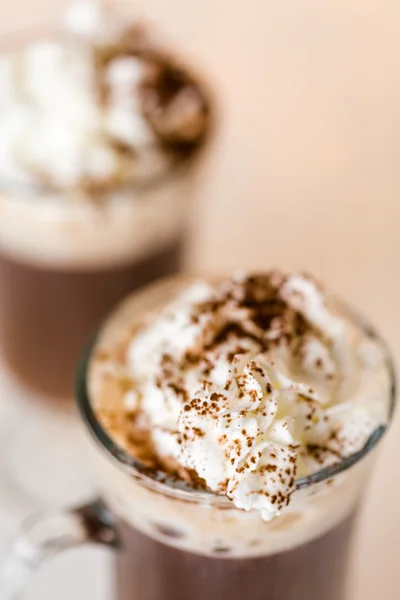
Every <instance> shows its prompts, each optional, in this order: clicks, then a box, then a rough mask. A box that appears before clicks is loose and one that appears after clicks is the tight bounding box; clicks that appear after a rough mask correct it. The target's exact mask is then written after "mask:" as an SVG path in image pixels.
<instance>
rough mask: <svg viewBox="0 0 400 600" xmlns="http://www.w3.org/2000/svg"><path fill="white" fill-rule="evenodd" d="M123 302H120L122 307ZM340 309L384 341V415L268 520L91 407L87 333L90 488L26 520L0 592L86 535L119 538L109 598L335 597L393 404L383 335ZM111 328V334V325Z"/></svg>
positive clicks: (114, 542) (142, 301)
mask: <svg viewBox="0 0 400 600" xmlns="http://www.w3.org/2000/svg"><path fill="white" fill-rule="evenodd" d="M182 279H183V278H179V280H178V281H179V282H180V283H179V285H182ZM168 285H169V288H170V289H169V292H170V293H172V292H173V291H175V292H176V286H175V285H173V284H172V286H171V284H169V282H163V283H160V284H158V285H157V286H155V287H153V286H151V287H150V288H149V290H143V291H142V292H140V293H139V294H136V296H135V299H137V303H136V304H135V307H136V309H137V313H138V314H140V313H141V311H142V310H146V309H151V308H154V307H155V306H157V305H159V302H160V300H161V298H160V295H161V296H162V297H163V301H165V299H166V298H168V293H167V292H166V290H167V288H168ZM154 292H156V293H154ZM130 300H132V299H130ZM121 306H122V309H121V310H120V311H119V313H118V314H119V315H120V317H121V321H120V323H119V324H120V325H121V326H122V324H123V323H125V325H126V320H124V310H123V307H124V304H122V305H121ZM131 310H132V303H131V302H130V303H129V314H130V315H132V312H131ZM346 310H347V315H348V316H349V318H351V319H356V322H357V325H358V326H359V327H361V328H362V329H363V331H364V333H365V334H366V335H367V336H368V337H370V338H371V339H373V340H374V342H375V343H377V344H378V345H379V346H380V347H381V348H382V351H383V353H384V356H385V363H384V377H383V378H382V385H379V390H378V392H379V393H380V394H381V397H382V400H383V402H384V403H385V406H387V414H388V419H387V424H386V425H382V426H379V427H378V428H377V429H376V430H375V431H373V432H372V433H371V435H370V437H369V438H368V440H367V442H366V444H365V446H364V447H363V448H362V449H361V450H360V451H358V452H356V453H354V454H352V455H350V456H348V457H347V458H344V459H341V461H340V462H337V463H336V464H334V465H331V466H328V467H324V468H323V469H321V470H319V471H317V472H315V473H313V474H311V475H308V476H305V477H302V478H301V479H298V480H297V481H296V491H295V492H294V493H293V494H292V497H291V502H290V504H289V506H288V507H287V508H286V509H285V510H284V511H283V512H282V514H281V515H280V516H278V517H276V518H275V519H273V520H272V521H270V522H265V521H263V520H262V519H261V517H260V514H259V512H258V511H250V512H245V511H242V510H239V509H237V508H235V507H234V506H233V504H232V503H231V502H230V501H229V500H228V499H227V498H225V497H224V496H218V495H214V494H211V493H208V492H207V491H204V490H201V491H200V490H196V489H193V488H190V487H188V485H187V484H185V483H184V482H183V481H179V482H177V481H176V480H173V479H171V478H170V477H169V476H168V475H166V474H165V473H162V472H157V471H154V470H153V471H149V470H148V469H146V466H145V465H144V464H143V463H140V462H139V461H138V460H137V459H136V458H135V457H134V456H133V455H131V454H128V453H126V451H124V449H123V448H122V447H120V446H119V445H118V439H117V438H116V439H111V438H110V437H109V435H108V434H107V433H106V431H105V430H104V429H103V427H102V425H101V423H100V422H99V419H98V417H97V414H98V410H97V409H98V398H97V397H96V395H97V390H96V385H95V381H96V379H95V378H94V377H93V374H94V370H93V365H94V364H95V361H93V358H94V357H95V352H96V353H97V356H98V352H99V349H100V352H101V344H99V343H95V344H94V345H93V346H92V347H91V348H90V349H89V350H88V352H87V353H86V355H85V357H84V360H83V361H82V364H81V365H80V369H79V374H78V383H77V396H78V405H79V409H80V414H81V418H82V420H83V422H84V425H85V429H86V432H87V434H88V439H89V440H90V444H89V447H90V449H91V452H90V454H91V458H92V465H93V469H94V474H95V477H96V480H97V486H98V491H99V494H100V499H101V500H100V501H97V502H94V503H93V504H91V505H88V506H84V507H80V508H78V509H75V510H73V511H72V512H70V513H63V514H53V515H52V514H50V515H44V516H39V517H38V518H37V519H36V520H35V519H34V520H33V521H30V523H29V524H28V527H27V529H26V530H25V532H23V536H22V541H23V543H22V544H21V539H20V540H19V541H17V544H16V545H15V547H14V551H13V552H10V554H9V562H8V564H7V565H5V568H3V571H2V573H1V576H0V591H1V592H2V596H1V597H2V598H4V600H14V599H15V598H17V597H18V598H19V597H20V596H17V594H18V593H19V592H20V588H21V586H22V585H23V583H24V579H25V577H26V576H27V575H28V574H29V572H30V571H31V570H34V569H35V568H36V567H37V565H38V564H39V563H40V562H42V561H43V560H44V559H45V558H47V557H48V555H49V554H50V555H51V554H53V553H56V552H59V551H60V550H61V549H64V548H66V547H68V548H70V547H71V546H75V545H79V544H82V543H85V542H88V541H92V542H96V543H102V544H106V545H109V546H112V547H119V550H118V552H117V554H116V556H115V573H114V579H115V591H114V598H115V599H116V600H131V599H133V598H135V597H137V594H139V595H140V598H141V599H142V600H204V599H205V598H207V599H208V600H217V599H218V600H219V599H220V598H230V599H236V598H243V597H251V598H253V599H254V600H265V598H266V597H268V599H269V600H282V599H283V598H284V599H285V600H306V599H307V600H340V599H341V598H342V597H343V592H344V586H345V580H346V575H347V565H348V556H349V551H350V541H351V537H352V534H353V529H354V524H355V522H356V517H357V511H358V508H359V505H360V502H361V500H362V497H363V494H364V492H365V487H366V483H367V480H368V476H369V474H370V472H371V466H372V463H373V462H374V458H375V454H376V447H377V444H378V442H379V441H380V439H381V438H382V436H383V435H384V433H385V431H386V429H387V426H388V424H389V423H390V421H391V418H392V416H393V411H394V405H395V377H394V368H393V364H392V361H391V358H390V356H389V354H388V351H387V349H386V346H385V344H384V342H382V341H381V340H380V339H379V338H378V336H376V334H375V333H374V332H373V330H372V329H371V328H370V326H369V325H368V323H366V322H365V321H364V320H363V319H361V318H360V317H358V316H357V315H355V314H353V313H352V312H350V311H348V309H346ZM111 321H112V325H113V327H115V325H116V321H115V319H111V320H110V323H111ZM117 325H118V323H117ZM104 330H105V331H107V324H106V326H105V328H104V329H103V331H104ZM113 331H115V333H116V335H117V339H119V337H118V336H119V335H120V333H121V331H120V330H118V326H117V328H116V329H113ZM97 339H98V340H99V339H100V340H101V334H100V336H99V337H98V338H97ZM108 339H109V338H108ZM21 548H24V553H23V556H21ZM26 549H27V550H28V552H26ZM27 556H28V559H27ZM21 561H22V563H23V564H22V567H23V569H22V571H21ZM16 573H17V574H18V577H15V574H16ZM21 573H22V575H21Z"/></svg>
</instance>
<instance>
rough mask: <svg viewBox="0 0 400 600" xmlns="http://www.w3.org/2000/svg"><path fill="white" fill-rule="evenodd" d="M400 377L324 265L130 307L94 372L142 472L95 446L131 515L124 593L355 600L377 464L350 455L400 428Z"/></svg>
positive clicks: (93, 362) (102, 415)
mask: <svg viewBox="0 0 400 600" xmlns="http://www.w3.org/2000/svg"><path fill="white" fill-rule="evenodd" d="M389 388H390V381H389V373H388V371H387V369H386V365H385V360H384V353H383V351H382V348H381V347H380V346H379V345H378V344H377V343H376V342H375V341H374V339H373V337H372V334H370V333H369V332H368V331H366V330H364V329H363V328H362V327H361V326H360V325H359V324H358V323H357V322H356V321H355V320H354V319H353V317H352V315H351V313H350V312H349V311H347V309H345V307H343V306H342V305H341V304H340V303H339V302H337V301H334V300H332V299H331V298H330V296H329V295H326V294H325V293H324V291H323V289H322V288H321V287H320V285H319V284H317V283H316V282H315V281H314V280H313V279H312V278H311V277H309V276H305V275H296V274H295V275H291V274H285V273H282V272H279V271H273V272H268V273H262V274H256V275H244V274H238V275H236V276H234V277H232V278H231V279H227V280H223V281H218V282H215V281H214V282H213V281H204V280H199V281H183V280H171V281H167V282H162V283H159V284H158V285H155V286H151V287H150V288H148V289H146V290H145V291H143V292H142V293H139V294H136V295H135V296H133V297H132V298H130V299H128V300H127V301H125V302H124V303H122V304H121V305H120V307H119V308H118V309H117V310H116V311H115V312H114V313H113V314H112V315H111V318H110V319H109V321H108V322H107V324H106V326H105V327H104V328H103V329H102V331H101V334H100V336H99V338H98V340H97V342H96V344H95V348H94V351H93V353H92V355H91V359H90V365H89V378H88V393H89V397H90V399H91V403H92V406H93V409H94V412H95V415H96V417H97V419H98V420H99V422H100V424H101V425H102V427H103V429H104V431H105V432H106V434H107V436H108V441H107V446H108V447H109V448H112V453H113V454H114V455H115V456H116V457H118V458H119V460H122V461H123V462H125V463H126V465H127V466H128V465H129V468H130V469H133V471H134V472H136V476H135V477H132V478H129V477H128V476H127V475H126V473H124V472H123V471H122V470H119V469H118V468H115V465H114V464H112V462H111V461H110V460H109V458H108V457H106V456H104V455H103V454H102V453H100V452H98V451H96V452H95V457H96V460H97V467H98V469H97V472H98V479H99V482H100V489H101V493H102V495H103V497H104V499H105V500H106V502H107V503H108V505H109V506H110V507H111V509H112V510H113V512H114V513H115V514H116V515H117V516H118V517H119V518H120V520H121V523H120V526H119V531H120V534H121V537H122V542H123V551H122V552H121V553H120V556H119V557H118V558H117V559H116V560H117V564H116V598H118V600H129V599H130V598H134V597H135V593H136V592H137V590H140V595H141V598H143V600H167V599H171V600H172V599H174V600H181V599H182V600H183V599H189V598H190V600H200V599H201V598H208V599H210V600H214V599H217V598H221V597H222V598H225V597H226V598H228V597H229V598H239V597H243V596H246V595H251V597H252V598H255V599H256V600H265V598H271V600H282V598H285V600H303V599H306V598H307V600H339V598H340V597H341V594H342V590H343V585H344V580H345V571H346V562H347V561H346V559H347V553H348V550H349V543H350V538H351V534H352V528H353V524H354V518H355V513H356V508H357V505H358V502H359V497H360V493H361V490H362V487H363V483H364V480H365V476H366V472H367V470H368V469H369V468H370V460H369V459H363V460H362V461H361V462H358V463H357V464H355V465H354V466H353V467H352V468H351V469H349V470H347V471H346V470H343V464H344V463H346V461H347V462H348V466H351V464H352V463H353V462H354V463H355V462H356V460H355V459H354V460H353V457H354V456H356V453H357V452H358V451H360V450H361V449H363V448H364V447H365V445H366V444H368V443H369V440H370V438H371V436H373V435H375V434H376V432H377V431H379V430H380V428H381V427H384V426H385V425H386V423H387V421H388V419H389V402H390V389H389ZM103 443H105V442H104V441H103ZM336 467H337V473H339V472H340V474H336V470H335V469H336Z"/></svg>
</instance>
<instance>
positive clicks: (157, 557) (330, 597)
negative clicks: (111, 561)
mask: <svg viewBox="0 0 400 600" xmlns="http://www.w3.org/2000/svg"><path fill="white" fill-rule="evenodd" d="M354 522H355V515H354V514H353V515H351V516H350V517H347V518H346V519H345V520H344V521H342V523H340V524H339V525H337V526H336V527H335V528H333V529H332V530H330V531H329V532H328V533H325V534H323V535H322V536H321V537H319V538H317V539H316V540H313V541H311V542H308V543H306V544H304V545H302V546H298V547H297V548H295V549H293V550H288V551H287V552H282V553H281V554H275V555H272V556H266V557H260V558H243V559H237V558H229V548H219V549H216V550H218V551H216V554H215V557H206V556H201V555H197V554H193V553H191V552H185V551H182V550H177V549H175V548H171V547H169V546H166V545H164V544H162V543H160V542H158V541H155V540H153V539H151V538H150V537H147V536H145V535H143V534H142V533H139V532H138V531H137V530H135V529H133V528H132V527H131V526H130V525H128V524H126V523H122V524H121V529H120V530H121V534H122V539H123V550H122V551H120V553H119V555H118V556H117V559H116V575H115V577H116V581H115V590H116V591H115V600H137V599H139V598H140V600H250V599H251V600H341V599H342V597H343V596H342V594H343V591H344V584H345V575H346V566H347V559H348V551H349V545H350V538H351V533H352V530H353V525H354ZM164 535H165V536H166V539H167V537H168V536H172V537H176V535H177V533H175V532H173V531H172V530H171V531H169V530H168V529H165V531H164ZM222 556H224V558H223V557H222Z"/></svg>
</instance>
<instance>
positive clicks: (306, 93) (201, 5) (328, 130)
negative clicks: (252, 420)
mask: <svg viewBox="0 0 400 600" xmlns="http://www.w3.org/2000/svg"><path fill="white" fill-rule="evenodd" d="M3 4H4V5H3V6H2V8H1V9H0V15H1V19H0V31H10V30H12V29H13V27H14V28H15V27H24V26H26V25H29V23H30V22H31V21H32V19H35V21H36V22H38V21H39V22H40V21H41V22H48V21H51V20H52V18H53V16H54V15H55V14H57V11H58V10H59V8H60V6H61V5H62V4H65V2H62V1H61V0H32V1H31V2H30V3H29V4H28V3H27V2H26V1H24V0H13V2H12V3H7V6H6V5H5V4H6V3H3ZM135 5H138V6H139V7H140V8H138V11H141V12H144V11H146V12H147V13H148V15H149V16H150V17H151V18H152V19H153V20H155V21H157V22H158V23H159V26H160V28H163V29H164V31H165V32H166V34H167V36H168V37H169V38H170V39H172V40H174V39H175V41H176V43H177V44H178V46H180V47H182V48H184V47H188V48H190V50H191V54H193V58H195V59H196V60H197V62H198V63H199V64H200V66H202V67H203V70H204V71H206V72H208V73H209V77H210V79H211V81H212V82H214V84H215V86H216V89H217V91H218V98H219V113H220V117H221V125H220V128H219V134H218V138H217V141H216V143H215V145H214V148H213V156H212V160H211V161H210V164H209V168H208V170H207V175H206V179H205V185H204V191H203V197H202V198H201V199H200V200H201V201H199V202H198V204H197V206H196V208H195V213H194V217H193V237H192V241H191V251H190V259H189V266H191V267H192V268H193V267H194V268H197V269H212V270H221V269H229V268H233V267H237V266H240V267H245V268H246V267H247V268H262V267H268V266H271V265H278V266H283V267H285V268H286V267H287V268H300V269H307V270H309V271H312V272H314V273H316V274H317V275H318V276H320V277H322V278H323V279H324V280H326V281H327V282H329V283H330V285H331V286H332V287H333V288H335V289H336V290H338V291H340V292H341V293H342V294H343V295H345V296H346V297H347V298H348V299H349V300H351V301H352V302H353V303H355V304H356V305H358V306H360V307H361V308H362V309H363V310H364V311H365V312H367V313H368V314H369V315H370V317H371V318H373V320H374V321H375V322H376V324H377V325H378V326H379V327H380V328H381V329H382V330H383V332H384V333H385V335H386V337H387V338H388V340H389V342H390V344H391V345H392V347H393V349H394V352H395V354H396V356H397V357H400V318H399V312H400V308H399V307H400V277H399V275H400V261H399V258H400V236H399V225H398V223H399V221H400V202H399V200H398V196H399V194H400V168H399V164H400V36H399V35H398V31H399V27H400V3H398V2H397V1H396V0H387V1H386V2H385V3H382V2H380V1H379V0H326V1H325V2H320V0H304V1H303V2H301V3H299V2H298V1H297V0H282V1H281V2H275V1H272V0H248V1H247V2H240V1H239V0H219V2H212V1H211V0H202V1H201V2H200V1H199V0H192V1H190V2H188V1H187V0H169V1H168V2H165V0H164V1H163V0H149V1H146V2H142V5H143V6H140V3H135ZM38 15H39V17H38ZM0 383H1V381H0ZM20 404H21V403H20V401H19V400H15V401H14V399H13V395H12V393H9V390H8V389H7V385H6V384H4V386H3V388H2V389H1V393H0V410H1V419H0V420H2V421H3V422H5V420H6V419H11V420H13V419H14V422H16V421H18V410H19V409H20ZM7 422H8V423H10V422H11V421H7ZM0 435H1V428H0ZM398 456H400V425H399V421H398V418H397V419H396V421H395V424H394V426H393V428H392V431H391V433H390V434H389V436H388V437H387V439H386V440H385V443H384V445H383V447H382V450H381V453H380V456H379V460H378V462H377V465H376V469H375V474H374V477H373V479H372V481H371V485H370V487H369V491H368V495H367V498H366V502H365V503H364V506H363V514H362V518H361V522H360V524H359V529H360V530H359V532H358V537H357V543H356V547H355V548H354V562H353V565H352V569H351V582H350V595H349V598H350V600H375V599H376V598H377V597H378V598H380V599H381V600H398V598H399V597H400V590H399V588H400V586H399V584H398V580H399V577H398V572H399V566H400V563H399V559H398V551H397V550H398V549H397V545H398V539H400V518H399V509H398V504H399V500H398V498H397V494H399V496H400V469H398V467H397V457H398ZM32 476H33V474H32ZM41 476H43V473H41ZM5 485H6V483H4V482H2V484H1V487H0V489H2V490H4V489H5ZM61 491H62V488H61ZM13 493H14V494H15V495H14V496H13ZM17 496H18V491H17V490H14V492H13V491H12V490H9V491H8V492H7V505H8V507H9V506H10V505H13V506H14V508H15V507H16V506H17V504H18V502H20V500H17ZM24 510H26V506H25V507H24ZM10 528H11V521H10V519H9V518H7V517H6V516H4V515H3V514H2V512H1V507H0V531H1V532H2V533H3V536H2V537H3V538H4V536H5V535H6V532H7V531H8V530H10ZM110 561H111V557H110V555H109V553H108V552H107V551H101V550H96V549H85V550H79V551H77V552H70V553H69V554H68V555H66V556H63V557H59V558H57V559H56V560H54V562H53V563H52V564H50V565H48V566H47V567H46V568H45V569H44V570H43V572H42V573H40V574H39V575H38V576H37V578H36V580H35V581H34V582H33V585H32V587H31V589H30V590H29V591H28V593H27V595H26V598H27V600H39V599H40V600H53V599H54V598H56V599H57V600H67V599H68V600H69V599H70V598H74V599H76V600H84V599H86V598H90V599H91V600H111V592H110V590H111V572H110V569H109V564H110Z"/></svg>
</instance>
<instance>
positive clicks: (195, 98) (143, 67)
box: [0, 0, 208, 193]
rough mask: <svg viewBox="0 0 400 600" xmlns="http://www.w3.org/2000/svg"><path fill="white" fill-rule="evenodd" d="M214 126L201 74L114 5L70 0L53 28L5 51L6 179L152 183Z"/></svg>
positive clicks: (66, 185) (0, 142)
mask: <svg viewBox="0 0 400 600" xmlns="http://www.w3.org/2000/svg"><path fill="white" fill-rule="evenodd" d="M207 129H208V102H207V100H206V99H205V97H204V96H203V94H202V91H201V90H200V89H199V86H198V85H197V84H196V83H195V81H194V79H193V78H192V77H191V76H190V74H189V73H187V71H186V70H184V69H182V68H181V67H180V66H179V65H178V64H177V63H176V61H175V60H172V59H171V58H169V57H168V56H167V55H166V54H165V53H164V52H162V51H160V50H159V49H158V47H157V46H156V45H155V44H154V43H153V41H152V40H150V38H149V36H148V35H147V32H146V31H145V30H144V29H143V28H142V27H140V26H139V25H138V24H137V23H136V22H134V21H133V20H132V18H130V17H128V18H127V17H126V15H123V14H120V13H119V12H118V9H117V8H115V7H112V6H111V5H110V6H106V5H105V4H103V3H102V2H96V1H95V0H92V1H90V0H86V1H82V2H76V3H74V4H73V5H71V7H70V9H69V10H68V11H67V13H66V16H65V23H64V24H63V26H62V28H60V30H59V31H57V32H55V33H54V34H53V35H48V36H44V37H41V38H38V39H37V40H36V41H34V42H32V43H29V44H27V45H26V46H23V47H21V48H18V49H17V50H16V51H12V52H10V53H8V54H3V55H2V56H1V58H0V178H1V179H2V180H3V181H5V182H7V183H12V184H24V185H30V184H35V185H41V186H44V187H50V188H51V189H55V190H61V191H64V190H67V191H70V190H74V189H76V188H77V189H78V190H79V191H84V192H87V191H89V192H91V193H92V192H94V191H98V190H99V191H103V190H104V189H108V188H110V187H111V186H117V185H124V184H129V183H141V184H143V183H146V182H147V181H148V180H153V179H154V178H156V177H159V176H160V175H162V174H164V173H165V172H166V171H167V169H169V168H170V167H171V166H172V165H175V164H176V163H177V162H179V164H181V163H182V161H184V160H185V159H187V158H188V157H190V156H191V155H192V154H193V153H194V151H195V150H196V148H197V147H198V146H199V145H200V144H201V142H202V141H203V139H204V137H205V135H206V133H207Z"/></svg>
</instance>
